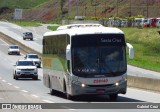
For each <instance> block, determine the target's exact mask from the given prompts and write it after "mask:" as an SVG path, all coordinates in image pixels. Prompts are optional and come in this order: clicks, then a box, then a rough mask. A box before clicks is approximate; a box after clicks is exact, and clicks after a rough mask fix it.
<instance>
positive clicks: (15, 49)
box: [8, 45, 20, 55]
mask: <svg viewBox="0 0 160 112" xmlns="http://www.w3.org/2000/svg"><path fill="white" fill-rule="evenodd" d="M8 54H9V55H10V54H17V55H20V50H19V47H18V45H9V47H8Z"/></svg>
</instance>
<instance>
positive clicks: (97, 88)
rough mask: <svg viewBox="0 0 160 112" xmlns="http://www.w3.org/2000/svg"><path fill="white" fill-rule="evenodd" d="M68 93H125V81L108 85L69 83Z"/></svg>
mask: <svg viewBox="0 0 160 112" xmlns="http://www.w3.org/2000/svg"><path fill="white" fill-rule="evenodd" d="M71 86H72V87H71V88H72V89H71V90H70V95H72V96H74V95H109V94H125V93H126V91H127V81H123V82H121V83H119V84H116V83H115V84H108V85H84V84H81V85H78V84H74V83H72V84H71Z"/></svg>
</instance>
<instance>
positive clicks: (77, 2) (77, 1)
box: [76, 0, 79, 16]
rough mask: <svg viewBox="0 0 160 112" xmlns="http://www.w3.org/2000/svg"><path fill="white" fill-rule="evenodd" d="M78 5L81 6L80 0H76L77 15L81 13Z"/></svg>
mask: <svg viewBox="0 0 160 112" xmlns="http://www.w3.org/2000/svg"><path fill="white" fill-rule="evenodd" d="M78 7H79V0H76V16H78V15H79V10H78Z"/></svg>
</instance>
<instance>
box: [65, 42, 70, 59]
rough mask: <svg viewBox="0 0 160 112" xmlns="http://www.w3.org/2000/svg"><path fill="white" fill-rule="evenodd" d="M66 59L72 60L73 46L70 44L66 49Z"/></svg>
mask: <svg viewBox="0 0 160 112" xmlns="http://www.w3.org/2000/svg"><path fill="white" fill-rule="evenodd" d="M66 59H67V60H71V46H70V44H68V45H67V47H66Z"/></svg>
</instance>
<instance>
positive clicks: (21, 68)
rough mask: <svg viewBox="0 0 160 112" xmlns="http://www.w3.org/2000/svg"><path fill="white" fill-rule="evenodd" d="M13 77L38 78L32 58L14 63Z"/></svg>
mask: <svg viewBox="0 0 160 112" xmlns="http://www.w3.org/2000/svg"><path fill="white" fill-rule="evenodd" d="M14 66H15V67H14V70H13V78H14V79H16V80H18V78H33V79H35V80H38V70H37V66H36V65H35V63H34V62H33V61H32V60H18V61H17V62H16V64H15V65H14Z"/></svg>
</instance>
